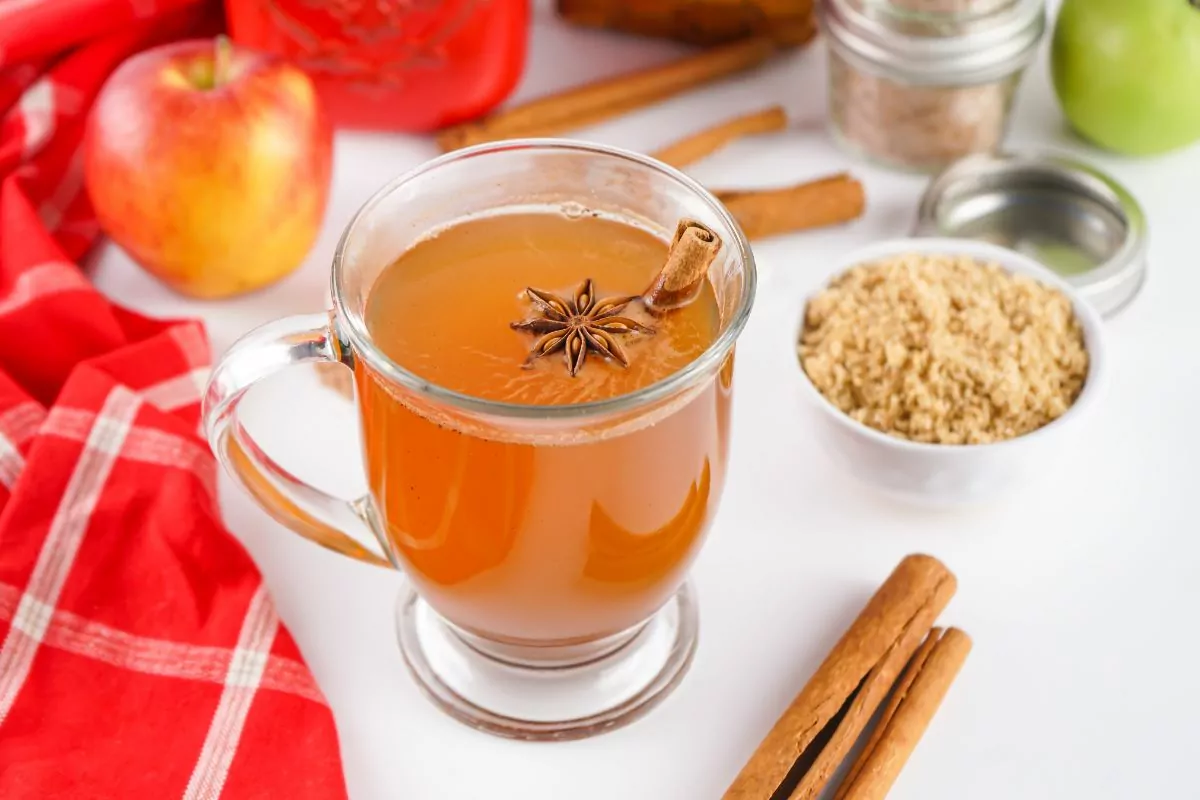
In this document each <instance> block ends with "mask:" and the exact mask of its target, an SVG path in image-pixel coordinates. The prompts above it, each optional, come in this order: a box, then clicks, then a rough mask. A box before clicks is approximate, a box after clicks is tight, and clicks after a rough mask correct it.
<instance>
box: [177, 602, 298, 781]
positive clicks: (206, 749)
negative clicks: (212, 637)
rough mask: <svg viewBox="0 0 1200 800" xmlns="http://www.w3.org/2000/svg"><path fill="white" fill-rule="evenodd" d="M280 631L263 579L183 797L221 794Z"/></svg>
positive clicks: (244, 622) (248, 612)
mask: <svg viewBox="0 0 1200 800" xmlns="http://www.w3.org/2000/svg"><path fill="white" fill-rule="evenodd" d="M278 631H279V617H278V615H276V613H275V606H274V605H273V604H272V603H271V598H270V597H268V596H267V590H266V587H265V586H263V585H262V584H260V585H259V587H258V591H256V592H255V593H254V597H253V598H251V600H250V607H249V608H248V609H247V610H246V618H245V620H244V621H243V622H242V631H241V633H240V634H238V643H237V647H236V648H234V651H233V658H232V659H230V661H229V671H228V672H226V673H225V690H224V691H223V692H221V700H220V702H219V703H217V710H216V713H214V714H213V719H212V723H211V724H210V725H209V728H208V734H207V735H206V736H205V737H204V746H203V747H201V748H200V758H199V759H198V760H197V761H196V766H195V767H194V768H193V769H192V777H191V779H190V780H189V781H188V785H187V789H185V790H184V793H183V797H184V800H215V798H217V797H220V795H221V790H222V789H223V788H224V787H225V780H226V778H228V777H229V766H230V765H231V764H232V763H233V754H234V753H235V752H237V747H238V741H239V740H240V739H241V737H242V728H243V727H245V725H246V717H247V716H249V714H250V705H251V704H252V703H253V702H254V695H255V693H256V692H257V691H258V688H259V684H260V683H261V681H262V676H263V671H264V670H265V669H266V665H267V659H268V658H269V656H270V652H271V645H272V643H273V642H274V641H275V634H276V633H278Z"/></svg>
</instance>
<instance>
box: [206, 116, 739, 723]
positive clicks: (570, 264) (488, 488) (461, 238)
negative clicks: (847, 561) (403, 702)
mask: <svg viewBox="0 0 1200 800" xmlns="http://www.w3.org/2000/svg"><path fill="white" fill-rule="evenodd" d="M684 219H688V220H696V221H697V222H695V223H694V224H695V225H696V226H698V228H699V229H701V230H703V231H706V232H708V233H711V234H712V238H713V242H714V243H713V244H712V251H711V252H710V253H709V257H710V258H709V260H708V261H706V262H704V265H703V270H702V272H701V273H700V274H701V275H702V278H701V280H699V281H698V282H697V283H696V284H695V285H696V286H697V287H698V288H697V290H696V291H695V292H692V293H689V297H690V301H689V302H686V303H685V304H682V305H681V306H679V307H676V308H670V309H668V308H667V307H666V306H665V305H657V304H656V303H654V302H653V299H652V298H653V297H655V296H656V295H654V293H653V292H651V293H650V298H651V299H648V298H647V292H648V290H649V289H650V287H652V286H654V285H656V280H658V279H660V278H661V277H662V275H663V274H664V273H663V270H664V266H665V265H666V264H668V262H669V261H671V259H672V258H674V254H675V253H676V251H675V249H674V248H673V245H672V231H673V230H675V229H676V225H677V224H678V223H679V221H680V220H684ZM682 229H683V228H682V227H681V228H680V230H682ZM714 254H715V255H714ZM658 285H661V284H658ZM753 288H754V270H753V263H752V260H751V257H750V253H749V247H748V245H747V244H746V242H745V238H744V237H743V236H742V234H741V231H740V230H739V229H738V227H737V225H736V223H735V222H734V221H733V220H732V218H730V216H729V214H728V213H727V212H726V211H725V209H724V208H723V207H722V206H721V205H720V203H719V202H718V201H717V200H716V199H714V198H713V197H712V196H711V195H710V194H709V193H708V192H706V191H704V190H703V189H702V188H701V187H700V186H698V185H697V184H695V183H694V182H692V181H690V180H689V179H688V178H686V177H684V176H683V175H681V174H680V173H678V172H676V171H674V170H672V169H670V168H668V167H665V166H663V165H661V164H659V163H657V162H654V161H653V160H651V159H648V158H645V157H642V156H636V155H633V154H630V153H624V152H622V151H617V150H611V149H607V148H601V147H598V146H590V145H582V144H572V143H566V142H557V141H552V140H530V141H527V142H504V143H497V144H491V145H483V146H480V147H477V148H472V149H468V150H463V151H458V152H455V153H452V154H450V155H447V156H444V157H442V158H440V159H438V160H436V161H434V162H431V163H430V164H427V165H425V166H424V167H422V168H420V169H419V170H417V171H415V172H414V173H411V174H410V175H408V176H405V177H404V178H401V179H399V180H397V181H395V182H393V183H392V184H390V185H389V186H388V187H387V188H385V189H384V190H382V191H381V192H380V193H379V194H378V195H376V197H375V198H374V199H372V200H371V201H370V202H368V204H367V205H366V206H365V207H364V209H363V210H362V211H360V212H359V214H358V216H357V217H356V218H355V220H354V221H353V222H352V223H351V224H350V227H349V228H348V230H347V231H346V233H345V234H344V236H343V238H342V242H341V243H340V245H339V248H338V254H337V257H336V259H335V264H334V274H333V298H334V305H335V309H334V313H333V315H332V316H331V317H329V318H325V319H323V320H322V319H319V318H298V319H295V320H283V321H280V322H279V323H273V324H272V325H270V326H267V327H266V328H264V329H261V330H260V331H259V332H255V333H254V334H251V336H250V337H249V338H248V339H247V340H244V341H243V342H240V343H239V344H238V345H235V347H234V348H233V349H232V350H231V351H230V353H229V354H228V355H227V356H226V358H225V360H224V361H223V362H222V364H221V365H219V366H218V369H217V371H216V375H215V376H214V379H213V384H212V385H211V386H210V390H209V395H210V397H209V407H208V408H207V409H206V424H207V426H208V430H209V436H210V439H211V440H212V441H213V443H214V447H215V449H216V450H217V452H218V454H219V455H221V456H222V459H223V460H224V461H225V462H226V463H227V465H228V466H230V467H231V468H232V469H233V471H234V473H235V475H236V476H237V477H239V478H240V479H241V480H242V481H243V483H244V484H245V485H246V487H247V488H248V489H249V490H250V491H251V492H252V493H253V494H254V495H255V496H256V498H257V499H258V500H259V501H260V502H261V503H262V504H263V505H264V506H265V507H266V508H267V509H268V510H269V511H271V512H272V513H273V514H274V515H275V516H276V518H277V519H280V520H281V521H283V522H284V523H285V524H287V525H289V526H290V527H292V528H294V529H295V530H297V531H299V532H300V533H302V534H303V535H305V536H307V537H309V538H311V539H314V540H316V541H318V542H319V543H321V544H324V545H326V546H328V547H330V548H332V549H335V550H337V551H339V552H342V553H345V554H348V555H351V556H354V557H356V558H359V559H362V560H367V561H373V562H375V563H381V564H388V565H390V566H393V567H396V568H398V569H399V570H401V571H402V572H403V573H404V574H405V577H406V580H407V588H406V589H405V590H404V591H403V592H402V594H401V598H400V601H399V605H398V625H397V632H398V635H399V639H400V644H401V650H402V652H403V654H404V657H405V660H406V661H407V663H408V665H409V667H410V669H411V671H412V673H413V674H414V676H415V677H416V678H417V680H418V682H419V683H420V685H421V687H422V688H423V689H424V690H425V692H426V693H427V694H428V695H429V696H430V697H431V698H432V699H433V700H435V701H436V702H437V703H438V704H439V705H441V706H442V707H443V708H444V709H445V710H447V711H449V712H450V713H451V714H453V715H454V716H456V717H458V718H459V719H461V720H463V721H465V722H468V723H469V724H471V725H474V726H476V727H479V728H482V729H485V730H488V731H492V732H495V733H500V734H503V735H508V736H516V737H522V738H566V737H575V736H583V735H588V734H592V733H596V732H600V731H603V730H608V729H610V728H612V727H615V726H617V725H620V724H624V723H626V722H628V721H630V720H632V719H634V718H636V717H637V716H638V715H639V714H641V713H643V712H644V711H645V710H647V709H648V708H650V707H652V706H653V705H654V703H656V702H657V701H658V700H660V699H662V698H663V697H664V696H665V695H666V694H667V693H668V691H669V690H670V689H671V688H672V687H673V686H674V685H675V684H676V683H677V682H678V680H679V679H680V678H681V677H682V675H683V674H684V672H685V671H686V667H687V665H688V663H689V662H690V659H691V655H692V653H693V651H694V647H695V641H696V630H697V612H696V603H695V598H694V596H693V594H692V593H691V590H690V589H689V587H688V585H687V582H686V576H687V572H688V569H689V567H690V565H691V563H692V561H693V560H694V559H695V557H696V555H697V552H698V551H699V549H700V546H701V544H702V542H703V540H704V537H705V534H706V533H707V531H708V529H709V527H710V524H711V522H712V519H713V515H714V513H715V511H716V508H717V503H718V500H719V497H720V493H721V488H722V486H723V484H724V481H725V472H726V463H727V460H728V449H729V429H730V425H729V422H730V403H731V389H732V375H733V344H734V340H735V339H736V337H737V335H738V333H739V332H740V331H741V328H742V327H743V325H744V323H745V320H746V317H747V315H748V313H749V308H750V302H751V298H752V297H753ZM320 360H329V361H338V362H341V363H343V364H346V365H348V366H351V367H352V368H353V370H354V374H355V394H356V402H357V405H358V411H359V415H360V419H361V423H362V441H363V450H364V459H363V463H364V466H365V472H366V477H367V485H368V487H369V494H368V495H367V496H364V497H362V498H359V499H357V500H354V501H350V502H346V501H341V500H337V499H336V498H332V497H328V496H326V495H324V494H322V493H321V492H319V491H318V490H316V489H315V488H313V487H309V486H305V485H303V484H300V483H299V482H298V481H297V480H296V479H295V478H294V477H292V476H291V475H289V474H287V473H286V472H284V471H283V470H282V469H281V468H280V467H279V466H278V465H276V464H275V463H274V462H273V461H271V460H270V459H269V458H268V457H266V456H265V454H263V453H262V452H261V451H260V450H258V448H257V447H255V446H253V443H252V442H249V441H248V437H247V436H246V434H245V431H244V430H242V429H241V427H240V426H238V425H237V424H236V415H235V411H236V402H237V400H238V399H239V398H240V395H241V393H242V392H244V391H245V389H246V388H248V387H249V385H250V384H251V383H253V381H254V380H256V379H257V377H259V376H261V375H262V374H265V373H266V372H269V371H271V369H273V368H274V367H275V366H282V365H283V364H284V362H286V363H295V362H299V361H320ZM264 365H265V368H264ZM246 376H251V377H250V378H247V377H246ZM364 524H365V528H366V531H367V532H368V533H369V538H372V539H374V540H375V542H376V543H377V546H378V547H377V549H378V552H377V553H376V552H372V549H371V548H370V547H369V546H367V545H365V544H363V542H362V538H361V537H358V538H355V537H352V536H348V535H347V533H346V531H347V530H348V528H349V527H351V526H355V525H358V526H361V525H364Z"/></svg>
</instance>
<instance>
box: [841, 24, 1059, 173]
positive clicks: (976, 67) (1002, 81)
mask: <svg viewBox="0 0 1200 800" xmlns="http://www.w3.org/2000/svg"><path fill="white" fill-rule="evenodd" d="M818 9H819V18H820V23H821V28H822V30H823V31H824V33H825V38H826V41H827V43H828V49H829V117H830V123H831V125H832V128H833V132H834V135H835V136H836V137H837V138H838V139H839V140H840V141H841V142H842V143H843V144H844V145H846V146H847V147H849V148H850V149H851V150H854V151H856V152H858V153H860V154H862V155H864V156H866V157H867V158H868V159H870V160H872V161H876V162H879V163H882V164H885V165H888V166H892V167H898V168H902V169H908V170H916V171H923V172H927V171H933V170H937V169H940V168H942V167H944V166H946V165H947V164H949V163H951V162H953V161H956V160H957V159H959V158H962V157H963V156H967V155H971V154H973V153H992V152H995V151H997V150H998V149H999V148H1000V145H1001V143H1002V142H1003V140H1004V136H1005V134H1006V133H1007V131H1008V122H1009V115H1010V112H1011V110H1012V103H1013V97H1014V95H1015V93H1016V91H1017V87H1018V84H1019V83H1020V80H1021V76H1022V73H1023V72H1024V70H1025V67H1026V66H1028V64H1029V62H1030V61H1031V60H1032V59H1033V56H1034V54H1035V53H1036V51H1037V46H1038V43H1039V42H1040V41H1041V39H1042V36H1043V34H1044V33H1045V29H1046V14H1045V6H1044V0H820V5H819V6H818Z"/></svg>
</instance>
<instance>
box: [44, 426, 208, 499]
mask: <svg viewBox="0 0 1200 800" xmlns="http://www.w3.org/2000/svg"><path fill="white" fill-rule="evenodd" d="M95 416H96V415H95V412H92V411H85V410H83V409H79V408H64V407H62V406H55V407H54V408H52V409H50V415H49V416H48V417H46V421H45V422H44V423H42V427H41V429H40V430H39V434H40V435H43V436H57V437H59V438H61V439H67V440H68V441H73V442H78V441H81V440H82V439H83V438H84V437H85V436H87V432H88V431H89V430H90V429H91V427H92V424H93V421H94V419H95ZM119 455H120V457H121V458H125V459H129V460H130V461H140V462H142V463H145V464H158V465H159V466H164V467H172V468H174V469H180V470H183V471H185V472H189V473H191V474H193V475H195V476H196V479H197V480H199V481H200V486H201V488H203V489H204V491H205V493H206V494H208V496H209V497H211V498H213V499H214V500H215V499H216V497H217V465H216V461H215V460H214V459H213V456H212V453H211V452H210V451H209V449H208V448H207V447H205V446H204V445H202V444H200V443H198V442H196V441H193V440H192V439H189V438H187V437H185V436H180V435H178V434H174V433H169V432H167V431H163V430H159V429H158V428H147V427H144V426H141V425H138V426H135V427H134V428H133V429H132V430H130V431H129V433H128V435H127V436H126V438H125V446H124V447H123V448H122V449H121V452H120V454H119Z"/></svg>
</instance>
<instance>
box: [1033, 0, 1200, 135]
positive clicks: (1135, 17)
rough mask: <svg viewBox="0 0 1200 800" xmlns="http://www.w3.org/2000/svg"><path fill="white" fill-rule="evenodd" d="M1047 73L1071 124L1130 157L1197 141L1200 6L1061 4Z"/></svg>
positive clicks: (1097, 0) (1111, 0)
mask: <svg viewBox="0 0 1200 800" xmlns="http://www.w3.org/2000/svg"><path fill="white" fill-rule="evenodd" d="M1050 71H1051V76H1052V77H1053V80H1054V90H1055V92H1056V93H1057V94H1058V100H1059V102H1060V103H1061V104H1062V108H1063V112H1064V113H1065V114H1066V115H1067V119H1068V120H1070V122H1071V124H1072V125H1073V126H1074V127H1075V129H1076V130H1078V131H1079V133H1080V134H1082V135H1083V136H1084V137H1086V138H1088V139H1090V140H1092V141H1093V142H1095V143H1096V144H1098V145H1100V146H1101V147H1105V148H1108V149H1109V150H1114V151H1116V152H1119V153H1126V154H1129V155H1151V154H1155V153H1164V152H1166V151H1168V150H1174V149H1176V148H1179V147H1182V146H1184V145H1186V144H1189V143H1191V142H1193V141H1196V140H1197V139H1200V0H1063V4H1062V7H1061V9H1060V10H1059V14H1058V22H1057V24H1056V25H1055V27H1054V42H1053V47H1052V49H1051V59H1050Z"/></svg>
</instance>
